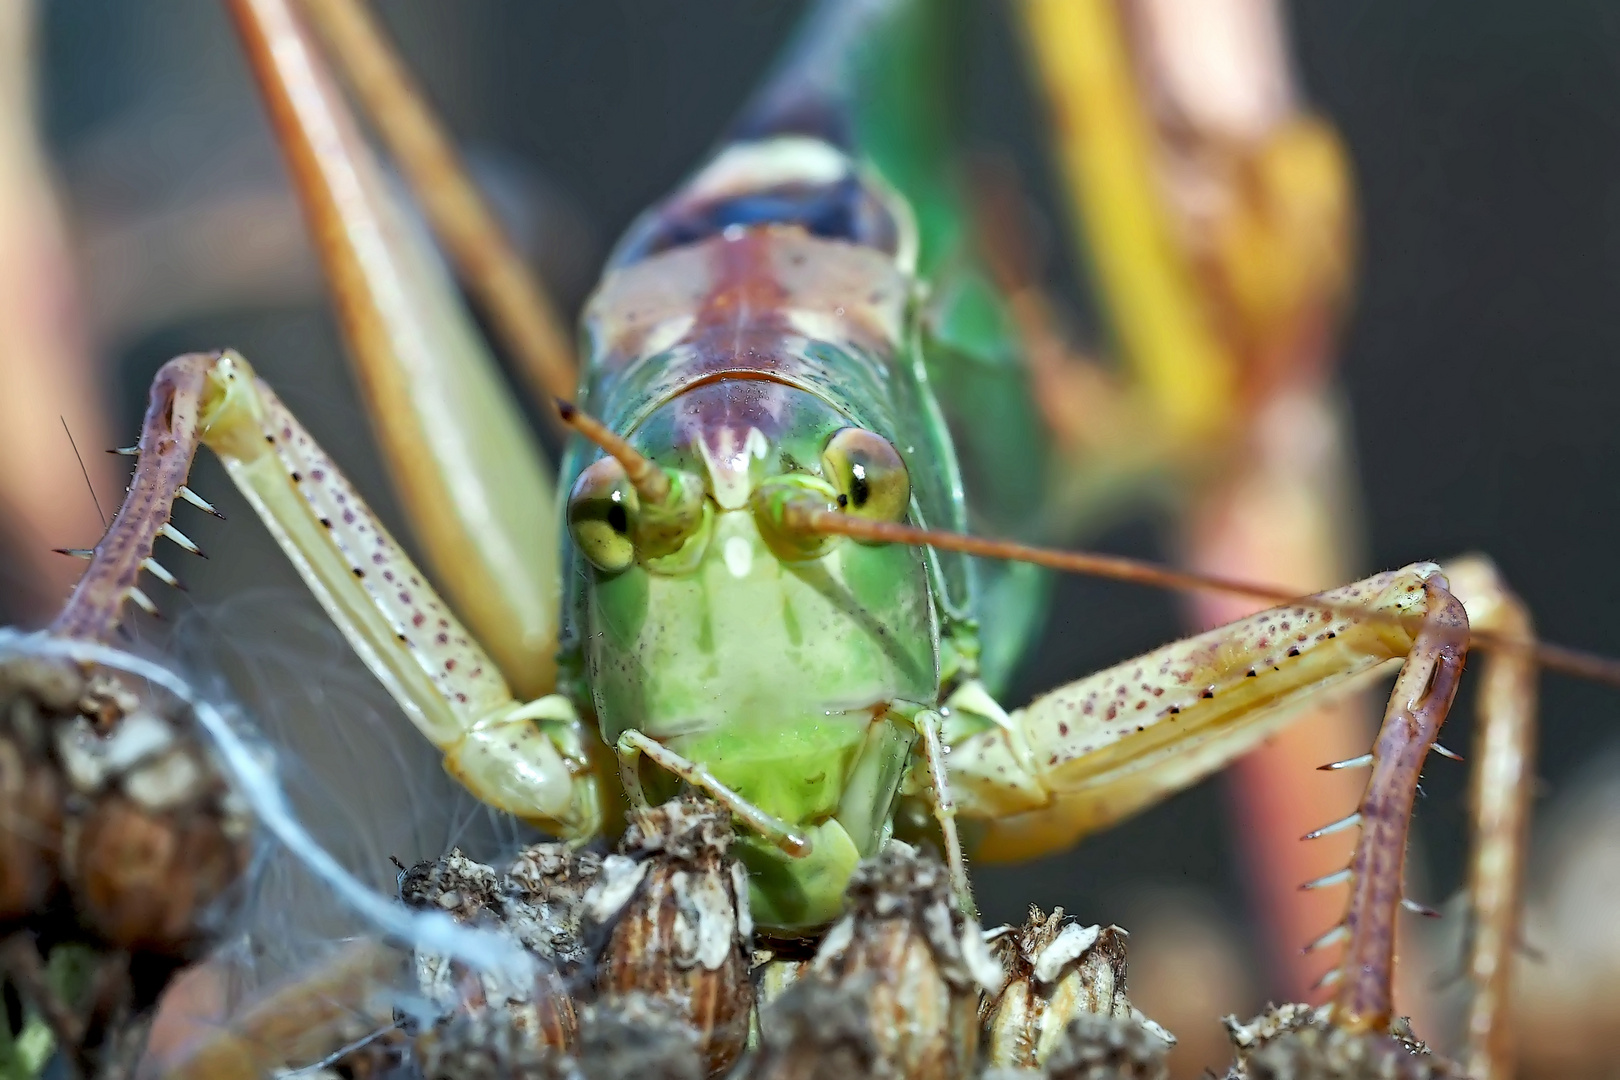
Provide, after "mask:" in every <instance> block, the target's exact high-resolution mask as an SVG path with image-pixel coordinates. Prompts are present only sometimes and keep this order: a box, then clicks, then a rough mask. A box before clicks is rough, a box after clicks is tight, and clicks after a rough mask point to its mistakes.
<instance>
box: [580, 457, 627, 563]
mask: <svg viewBox="0 0 1620 1080" xmlns="http://www.w3.org/2000/svg"><path fill="white" fill-rule="evenodd" d="M639 509H640V504H639V502H638V501H637V499H636V489H635V488H634V487H632V486H631V484H630V478H629V477H628V476H626V475H625V473H624V466H623V465H620V464H619V463H618V462H617V461H614V460H613V459H612V458H603V459H602V460H601V461H598V462H595V463H594V464H592V465H591V466H590V467H589V468H587V469H586V470H585V471H584V472H582V473H580V474H579V479H578V480H575V481H574V490H573V491H571V492H569V493H568V531H569V532H570V533H571V534H572V535H573V537H574V543H576V544H578V545H579V550H580V552H581V553H582V554H584V556H585V557H586V558H587V559H589V560H590V561H591V564H592V565H593V566H595V567H596V568H597V569H599V570H605V571H607V572H608V573H613V572H615V571H618V570H623V569H624V568H625V567H627V566H629V565H630V564H631V563H632V562H635V560H636V545H635V542H634V541H632V540H631V536H632V535H633V534H634V530H635V522H636V513H637V511H638V510H639Z"/></svg>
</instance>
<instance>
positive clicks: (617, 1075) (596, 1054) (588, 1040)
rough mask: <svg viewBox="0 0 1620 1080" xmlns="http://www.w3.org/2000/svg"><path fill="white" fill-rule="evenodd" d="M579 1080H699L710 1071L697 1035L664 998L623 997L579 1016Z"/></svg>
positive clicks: (702, 1045) (640, 995)
mask: <svg viewBox="0 0 1620 1080" xmlns="http://www.w3.org/2000/svg"><path fill="white" fill-rule="evenodd" d="M579 1028H580V1030H579V1048H578V1050H577V1055H578V1061H579V1063H580V1069H581V1072H582V1075H583V1078H584V1080H702V1078H703V1077H705V1076H713V1075H716V1074H717V1073H719V1072H720V1071H722V1070H720V1069H710V1067H709V1066H708V1060H709V1055H708V1054H707V1053H706V1052H705V1050H704V1041H703V1037H702V1035H701V1034H700V1033H699V1032H698V1031H697V1029H696V1028H694V1027H693V1026H692V1024H691V1023H690V1022H689V1021H688V1020H687V1019H686V1016H685V1012H684V1010H682V1009H680V1008H678V1007H676V1006H673V1005H671V1003H670V1002H669V1001H668V1000H667V999H665V998H663V997H650V996H648V995H645V994H627V995H624V996H621V997H616V998H614V999H613V1000H611V1001H599V1002H596V1003H595V1004H592V1005H587V1006H585V1007H584V1009H583V1010H582V1012H581V1015H580V1025H579Z"/></svg>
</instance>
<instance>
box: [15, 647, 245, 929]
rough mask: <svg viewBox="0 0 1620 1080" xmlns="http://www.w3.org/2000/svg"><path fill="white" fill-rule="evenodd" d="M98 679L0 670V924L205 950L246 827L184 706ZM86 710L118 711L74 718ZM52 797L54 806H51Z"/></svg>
mask: <svg viewBox="0 0 1620 1080" xmlns="http://www.w3.org/2000/svg"><path fill="white" fill-rule="evenodd" d="M117 681H118V680H117V679H116V677H115V676H113V675H111V674H110V673H107V672H105V671H98V672H95V673H94V674H92V675H86V674H85V673H83V672H81V671H80V670H79V668H78V667H77V666H76V665H74V664H72V663H70V662H66V661H51V660H46V659H44V658H38V657H29V656H26V655H24V656H19V657H16V658H12V659H7V660H6V661H4V662H3V663H0V815H4V817H3V820H0V846H3V848H4V854H5V856H6V858H5V860H4V863H3V865H0V905H3V907H0V916H3V917H5V918H7V919H11V920H20V921H22V922H24V923H25V924H27V923H30V922H33V923H37V922H38V921H40V920H44V919H45V918H47V917H48V916H49V917H53V918H59V917H60V916H61V914H62V912H63V910H64V907H63V905H61V904H58V903H57V902H56V901H55V899H54V897H55V894H56V892H57V891H58V890H65V891H66V893H67V897H68V899H69V901H70V905H69V907H70V908H71V911H72V913H73V917H74V919H75V920H76V922H77V924H78V928H79V930H80V931H82V932H84V933H87V934H89V935H90V936H92V937H93V938H96V939H98V940H100V941H101V942H104V943H105V944H108V945H111V946H114V947H117V948H124V949H131V950H135V951H141V952H148V953H154V954H158V955H162V956H167V957H173V958H176V959H186V958H190V957H193V956H196V955H198V954H199V953H200V952H201V951H202V950H204V949H205V948H206V947H207V946H208V944H209V943H210V942H211V941H212V938H213V933H214V931H215V930H217V929H218V927H219V925H220V921H221V917H222V915H223V914H224V912H223V910H222V907H221V905H222V903H223V902H225V901H226V900H227V899H228V898H229V897H230V895H231V893H232V886H233V885H235V883H236V882H237V880H238V879H239V878H240V876H241V874H242V873H243V871H244V870H245V869H246V867H247V865H248V861H249V859H250V857H251V854H252V823H251V821H250V818H249V815H248V812H247V809H246V807H245V805H244V804H243V803H242V801H241V799H240V798H239V797H238V796H237V795H236V794H235V792H234V791H233V788H232V786H231V784H230V782H229V781H228V779H227V777H226V774H225V773H224V771H223V770H222V769H221V768H220V767H219V765H218V764H217V762H216V761H215V759H214V757H213V754H212V752H211V750H210V747H209V745H208V744H207V743H206V742H205V741H204V740H203V739H202V738H201V737H200V734H199V732H198V731H197V730H196V728H195V725H194V723H193V722H192V718H191V716H190V714H189V711H188V710H186V709H184V708H183V707H181V706H180V705H179V704H177V703H174V702H170V701H166V700H163V699H162V698H161V697H160V696H148V697H143V696H141V695H138V694H135V693H134V692H133V691H131V690H130V689H129V688H128V687H121V688H119V689H115V688H114V686H113V683H114V682H117ZM86 701H94V702H96V703H99V704H102V705H105V704H108V703H117V712H118V714H117V715H115V716H112V717H110V718H109V717H108V716H106V715H105V714H103V713H101V712H99V711H98V712H97V714H96V715H95V716H86V715H85V714H84V713H83V712H82V711H81V709H82V706H83V704H84V703H85V702H86ZM53 800H54V802H53Z"/></svg>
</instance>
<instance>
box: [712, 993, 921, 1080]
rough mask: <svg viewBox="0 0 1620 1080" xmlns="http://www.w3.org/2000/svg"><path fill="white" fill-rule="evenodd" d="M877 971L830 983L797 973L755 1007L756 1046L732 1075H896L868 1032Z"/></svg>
mask: <svg viewBox="0 0 1620 1080" xmlns="http://www.w3.org/2000/svg"><path fill="white" fill-rule="evenodd" d="M875 981H876V976H874V975H868V976H865V977H864V978H858V979H851V980H849V981H848V982H846V983H843V984H840V985H834V984H833V983H830V982H828V981H826V980H824V979H819V978H809V979H800V980H798V981H796V982H794V983H793V984H792V985H791V986H788V987H786V988H785V989H783V990H782V991H781V992H780V993H779V994H778V995H777V996H776V997H775V999H774V1000H773V1001H772V1002H771V1003H770V1004H769V1005H768V1006H765V1007H762V1008H761V1010H760V1025H759V1026H760V1035H759V1046H758V1047H756V1048H755V1049H754V1050H753V1051H752V1052H750V1053H749V1054H748V1056H746V1057H744V1058H743V1060H742V1062H741V1063H740V1064H739V1065H738V1066H737V1069H736V1071H735V1072H733V1073H732V1074H731V1080H857V1078H859V1080H868V1078H871V1080H878V1078H885V1077H892V1076H896V1075H898V1074H897V1073H896V1072H895V1071H894V1068H893V1067H892V1065H891V1064H890V1063H889V1062H888V1061H887V1060H886V1059H885V1058H884V1057H883V1055H882V1053H881V1051H880V1050H879V1048H878V1044H877V1040H876V1039H874V1038H873V1036H872V1030H871V1024H870V1023H869V1020H868V1017H867V1010H868V1008H869V1005H868V1001H869V998H870V995H871V991H872V984H873V983H874V982H875Z"/></svg>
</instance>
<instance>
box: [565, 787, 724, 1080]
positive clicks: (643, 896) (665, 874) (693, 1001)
mask: <svg viewBox="0 0 1620 1080" xmlns="http://www.w3.org/2000/svg"><path fill="white" fill-rule="evenodd" d="M731 840H732V833H731V817H730V815H729V814H728V813H727V812H726V811H725V810H724V809H722V808H721V807H720V806H719V805H718V804H716V803H714V802H712V801H710V800H708V799H706V798H703V797H701V796H697V795H683V796H681V797H679V798H676V799H672V800H670V801H669V802H667V803H664V804H663V805H662V806H658V807H654V808H652V809H650V810H647V811H643V812H641V813H639V814H637V815H636V816H635V817H634V819H633V820H632V822H631V824H630V827H629V829H628V830H627V831H626V833H625V837H624V840H623V842H622V843H621V844H620V854H618V855H612V856H609V857H608V858H607V859H605V860H604V861H603V864H602V869H601V873H600V876H599V877H598V878H597V880H596V883H595V884H594V885H592V886H591V888H590V891H589V892H588V893H587V894H586V897H585V917H586V922H587V924H588V925H594V926H596V927H600V928H602V929H603V930H604V931H605V932H606V935H607V945H606V948H605V949H604V950H603V954H602V957H601V960H600V966H599V967H598V969H597V989H598V990H599V991H600V992H601V994H602V995H603V997H604V998H605V999H606V1000H609V1001H612V1000H616V999H621V998H625V997H627V996H630V995H645V996H646V997H648V998H650V999H652V1000H655V1001H659V1002H662V1003H664V1004H665V1005H666V1006H667V1007H669V1008H670V1009H671V1010H672V1011H673V1012H674V1013H675V1015H678V1016H680V1017H682V1018H683V1019H684V1020H685V1021H686V1022H687V1023H689V1024H690V1025H691V1026H692V1028H693V1029H694V1030H695V1031H696V1032H697V1034H698V1038H699V1041H700V1045H701V1046H702V1048H703V1053H704V1056H705V1059H706V1061H707V1063H708V1067H709V1069H710V1070H711V1071H714V1072H718V1071H720V1070H722V1069H724V1068H725V1067H726V1066H727V1065H729V1064H730V1063H731V1062H733V1061H735V1060H736V1058H737V1056H738V1055H739V1054H741V1053H742V1050H743V1047H744V1045H745V1044H746V1042H747V1038H748V1024H749V1016H750V1014H751V1012H752V1010H753V1006H754V986H753V982H752V981H751V979H750V977H749V972H750V968H751V967H752V959H753V953H752V937H753V922H752V920H751V919H750V917H749V913H748V877H747V874H746V872H745V871H744V870H743V867H742V864H741V863H739V862H738V861H737V860H736V859H734V858H732V857H731V856H730V854H729V852H730V848H731Z"/></svg>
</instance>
